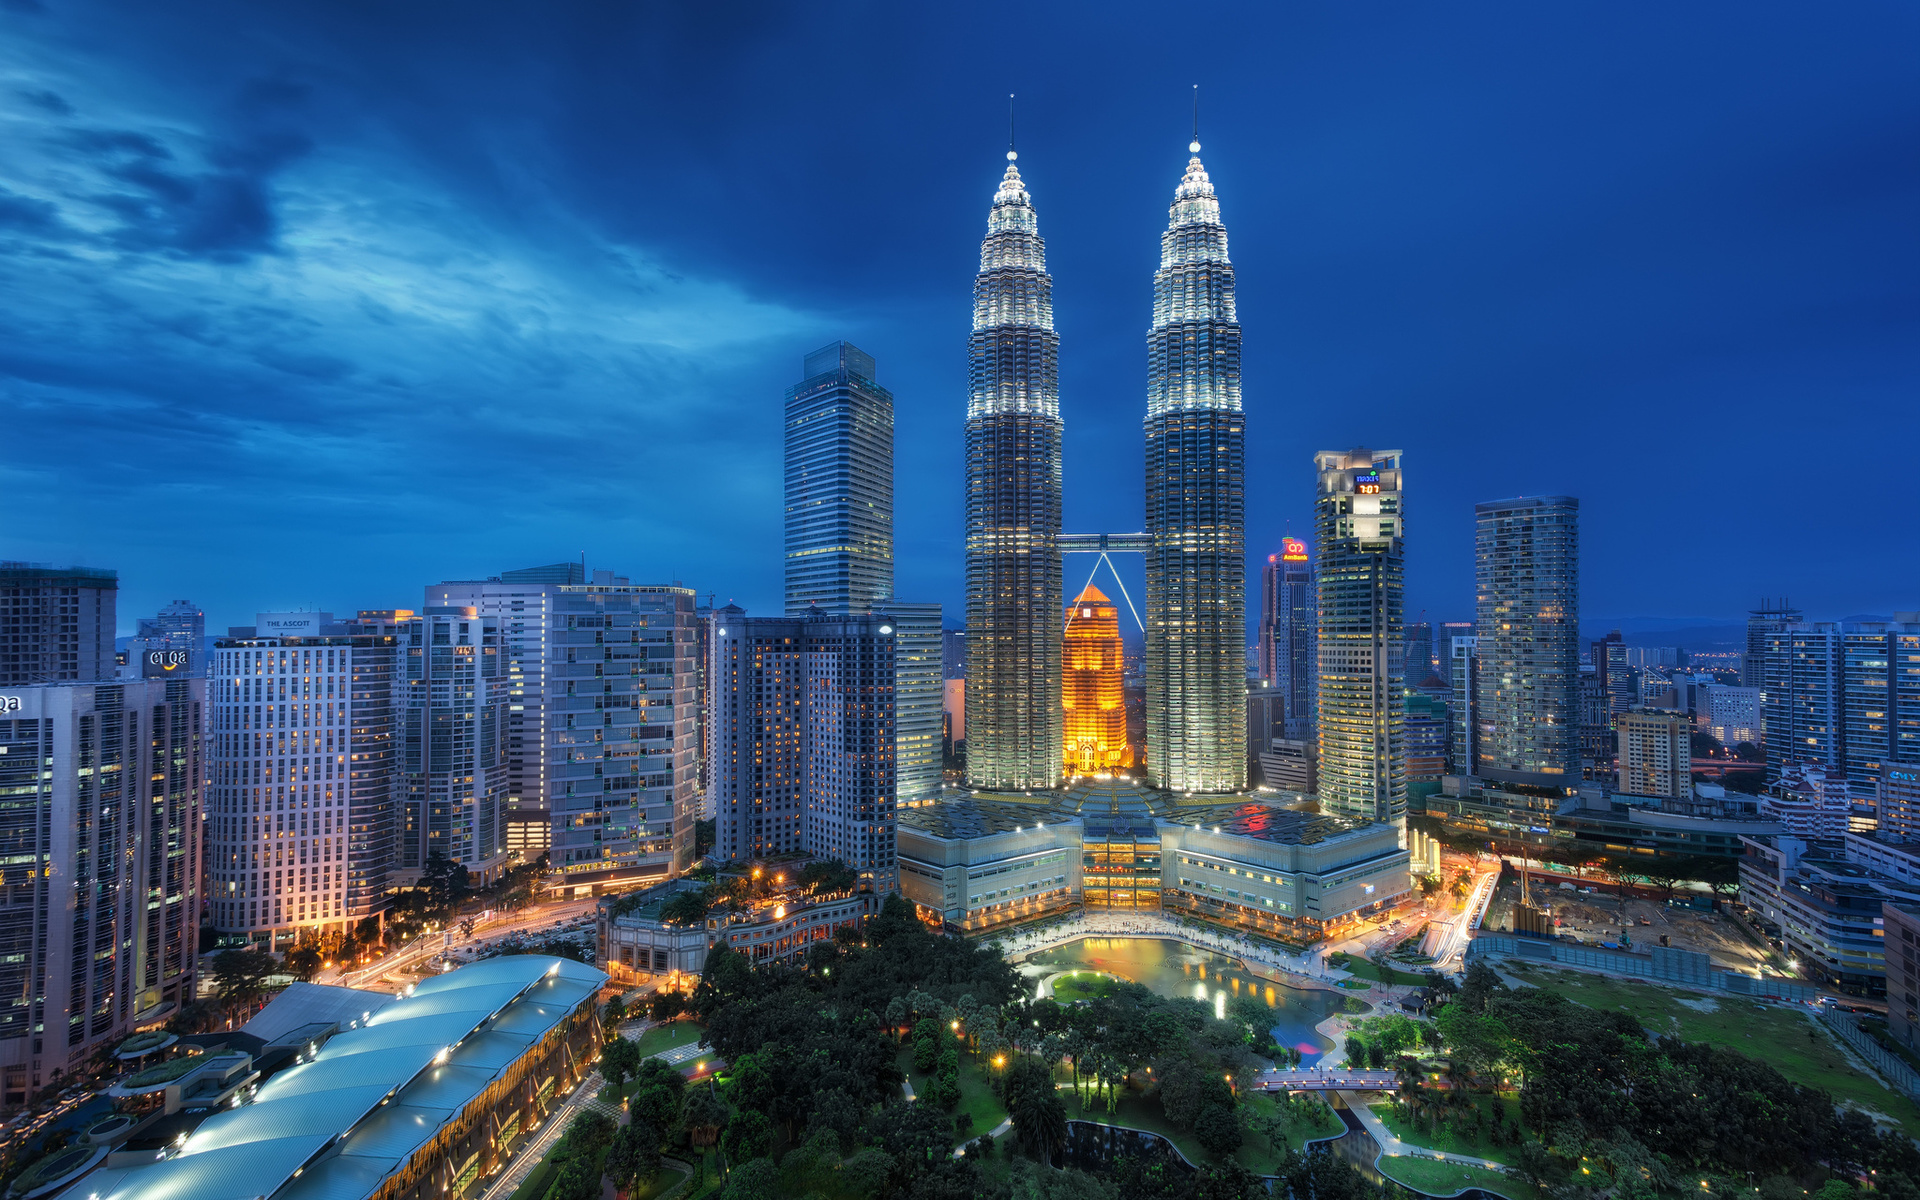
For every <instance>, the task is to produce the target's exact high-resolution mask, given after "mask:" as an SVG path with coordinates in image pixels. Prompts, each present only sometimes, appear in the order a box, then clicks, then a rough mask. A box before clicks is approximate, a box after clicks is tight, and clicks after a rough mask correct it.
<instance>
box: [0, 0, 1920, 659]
mask: <svg viewBox="0 0 1920 1200" xmlns="http://www.w3.org/2000/svg"><path fill="white" fill-rule="evenodd" d="M1194 83H1199V84H1200V85H1202V89H1203V91H1202V112H1201V140H1202V141H1203V142H1204V143H1205V146H1206V149H1205V154H1204V157H1205V158H1206V161H1207V165H1208V168H1209V169H1210V170H1211V172H1212V174H1213V178H1214V180H1215V182H1216V184H1217V186H1218V187H1219V190H1220V194H1221V197H1222V203H1223V207H1224V211H1225V216H1226V221H1227V224H1228V228H1229V230H1230V232H1231V237H1232V243H1231V244H1232V253H1233V258H1234V262H1235V264H1236V266H1237V268H1238V272H1239V280H1240V292H1239V298H1240V316H1241V319H1242V321H1243V323H1244V326H1245V331H1246V349H1245V380H1246V402H1247V425H1248V430H1249V440H1248V444H1249V450H1250V454H1251V464H1252V469H1251V470H1250V472H1249V481H1248V482H1249V518H1250V520H1249V546H1248V549H1249V551H1250V552H1251V555H1252V556H1263V555H1264V554H1265V553H1266V552H1267V551H1269V550H1272V549H1276V548H1277V546H1278V541H1279V538H1280V537H1281V536H1282V535H1283V533H1284V532H1285V531H1286V530H1288V529H1289V528H1291V529H1292V530H1293V531H1295V532H1301V531H1304V530H1305V529H1306V528H1307V526H1308V524H1309V521H1310V508H1309V506H1310V500H1311V490H1312V471H1311V466H1310V456H1311V455H1312V453H1313V452H1314V451H1316V450H1321V449H1338V448H1347V447H1351V446H1353V445H1356V444H1367V445H1371V446H1376V447H1399V448H1402V449H1404V450H1405V451H1406V454H1407V459H1406V463H1407V477H1408V480H1409V484H1408V486H1409V503H1408V512H1409V520H1408V529H1409V561H1408V612H1409V616H1410V618H1411V617H1416V616H1417V615H1418V614H1419V613H1420V612H1421V611H1422V610H1425V611H1426V612H1427V614H1428V615H1429V616H1430V617H1432V618H1433V619H1461V618H1464V617H1466V616H1468V615H1469V614H1470V612H1471V605H1472V506H1473V503H1474V502H1475V501H1477V500H1484V499H1490V498H1495V497H1501V496H1511V495H1516V494H1524V493H1541V492H1554V493H1568V494H1572V495H1575V496H1578V497H1579V498H1580V499H1581V502H1582V505H1583V529H1582V535H1583V539H1584V562H1583V571H1584V611H1585V613H1586V614H1588V615H1589V617H1590V618H1591V617H1594V616H1650V617H1663V616H1664V617H1674V618H1711V619H1725V618H1731V617H1734V616H1736V615H1737V614H1739V613H1740V612H1741V610H1743V609H1744V608H1745V607H1747V606H1748V605H1749V604H1750V603H1751V602H1753V601H1755V600H1757V599H1758V598H1759V597H1760V596H1762V595H1777V594H1780V593H1783V592H1788V593H1791V594H1792V595H1793V597H1794V599H1795V600H1796V601H1798V602H1800V603H1801V604H1802V605H1803V606H1804V607H1805V608H1807V609H1808V610H1809V612H1810V613H1811V614H1812V615H1818V616H1823V617H1839V616H1844V615H1847V614H1851V613H1861V612H1891V611H1893V610H1895V609H1912V608H1920V554H1916V552H1915V550H1916V533H1915V529H1916V521H1915V515H1916V514H1915V502H1914V499H1913V484H1912V477H1913V469H1912V465H1911V460H1912V457H1913V453H1914V448H1915V445H1916V435H1920V415H1916V414H1917V413H1920V403H1917V400H1920V238H1917V237H1916V233H1917V229H1916V226H1917V223H1920V8H1915V7H1914V6H1913V5H1911V4H1901V3H1872V2H1855V3H1846V4H1826V5H1809V4H1771V3H1739V4H1709V3H1688V4H1679V5H1654V4H1627V5H1619V4H1596V3H1570V4H1544V5H1527V4H1491V3H1468V4H1447V5H1435V4H1396V3H1382V4H1315V5H1300V4H1284V5H1274V4H1259V5H1248V6H1237V5H1232V4H1208V5H1197V6H1192V7H1183V6H1180V5H1177V4H1169V3H1162V4H1155V5H1151V6H1148V5H1127V4H1105V5H1093V4H1087V5H1075V6H1058V7H1052V6H1044V5H1038V4H1007V5H1001V4H974V5H923V4H899V3H886V4H882V3H874V4H869V5H840V6H833V5H797V4H764V5H763V4H751V3H744V4H743V3H735V4H686V5H680V6H674V5H662V4H648V5H642V4H635V3H615V2H593V3H588V2H570V0H559V2H555V3H546V4H531V3H482V4H474V3H463V4H451V3H412V2H410V3H404V4H392V3H371V2H368V3H344V2H332V3H313V2H308V3H299V2H292V3H284V4H265V5H263V4H258V3H200V2H195V0H183V2H176V3H168V4H158V5H135V4H124V3H122V4H112V5H109V4H100V3H89V2H86V0H73V2H56V0H39V2H36V0H0V497H4V502H3V503H0V558H18V559H29V560H43V561H44V560H50V561H54V562H58V563H67V562H80V563H85V564H90V565H99V566H110V567H116V568H118V569H119V570H120V572H121V578H122V583H123V592H122V597H121V621H122V626H123V628H128V629H130V628H131V626H132V623H133V619H134V617H135V616H137V615H139V614H142V613H150V612H152V611H153V610H154V609H155V608H156V607H158V606H159V605H160V604H162V603H164V602H166V601H167V600H169V599H172V598H176V597H184V598H190V599H193V600H196V601H199V602H200V603H202V604H203V605H204V606H205V607H206V609H207V611H208V616H209V624H210V625H212V626H213V627H215V628H219V627H222V626H225V625H227V624H230V623H244V622H247V621H250V620H251V614H252V613H253V612H254V611H256V610H258V609H277V608H290V607H299V606H313V607H321V608H330V609H333V610H335V611H346V610H351V609H354V608H359V607H375V606H383V607H384V606H392V605H402V606H408V605H416V604H418V603H419V601H420V592H421V585H423V584H425V583H427V582H429V581H432V580H437V579H442V578H449V577H453V578H460V577H471V576H474V575H485V574H489V573H492V572H494V571H497V570H499V569H501V568H505V567H514V566H523V565H529V564H534V563H541V562H551V561H555V560H558V559H563V558H570V557H577V556H578V555H579V554H580V553H581V552H582V551H584V552H585V553H586V555H587V557H588V559H589V561H590V562H591V563H592V564H593V565H595V566H609V567H614V568H616V569H618V570H620V571H623V572H625V573H628V574H630V575H632V576H633V577H634V578H635V579H636V581H650V582H651V581H661V582H665V581H671V580H676V579H677V580H684V581H686V582H687V583H689V584H691V585H693V586H695V587H697V588H699V589H700V591H701V592H702V593H703V595H704V593H706V592H708V591H711V592H714V593H717V594H718V596H719V597H720V598H721V600H722V601H723V602H724V601H725V600H726V599H728V598H733V599H737V600H738V601H739V602H741V603H743V604H745V605H747V606H748V607H749V608H750V609H756V610H758V611H763V612H764V611H768V610H770V609H772V608H774V607H775V606H777V604H778V601H779V595H780V488H781V475H780V405H781V393H782V391H783V389H784V388H785V387H786V386H787V385H788V384H790V383H791V382H793V380H794V378H795V377H796V375H797V374H798V372H799V365H800V358H801V356H802V355H803V354H804V353H805V352H806V351H808V350H811V349H813V348H815V347H816V346H819V345H821V344H823V343H825V342H827V341H829V340H832V339H834V338H839V337H846V338H848V339H850V340H852V341H854V342H856V343H857V344H859V345H860V346H862V347H863V348H865V349H866V350H867V351H869V352H870V353H872V354H874V355H875V356H876V357H877V358H878V359H879V361H880V376H881V380H882V382H883V383H885V384H886V385H887V386H888V387H889V388H891V389H892V390H893V392H894V394H895V397H896V402H897V418H898V455H897V478H898V509H899V517H898V526H899V544H898V591H899V593H900V594H901V596H902V597H903V598H910V599H935V600H939V601H942V602H945V603H946V604H948V605H949V606H950V609H949V611H950V613H957V611H958V607H959V603H960V600H961V587H962V564H961V555H960V533H961V514H960V497H961V467H962V464H961V453H960V446H961V443H960V436H959V435H960V428H961V422H962V418H963V412H964V405H965V394H966V338H967V331H968V322H969V315H970V294H971V287H972V281H973V273H974V270H975V268H976V263H977V259H976V255H977V249H978V242H979V239H980V236H981V234H982V232H983V230H984V226H985V219H986V213H987V206H988V203H989V200H990V197H991V195H992V192H993V188H994V183H995V180H996V179H997V177H998V176H999V174H1000V171H1001V168H1002V167H1003V166H1004V161H1003V157H1002V155H1003V151H1004V149H1005V145H1004V142H1005V105H1006V95H1007V93H1008V92H1017V93H1019V113H1020V166H1021V168H1022V171H1023V172H1024V174H1025V176H1026V178H1027V181H1028V184H1029V186H1030V187H1031V189H1032V191H1033V195H1034V197H1035V200H1036V203H1037V206H1038V209H1039V213H1040V221H1041V230H1042V232H1043V234H1045V236H1046V237H1047V241H1048V248H1049V260H1050V266H1051V268H1052V271H1053V275H1054V279H1055V290H1054V299H1055V315H1056V321H1057V324H1058V328H1059V330H1060V334H1061V341H1062V350H1061V364H1062V370H1061V392H1062V398H1063V399H1062V407H1063V410H1064V413H1065V417H1066V420H1067V457H1066V484H1067V524H1068V527H1069V528H1070V529H1079V530H1094V529H1109V530H1129V529H1137V528H1139V527H1140V525H1141V514H1140V506H1141V480H1140V473H1141V449H1140V419H1141V416H1142V414H1143V410H1144V375H1145V345H1144V335H1145V332H1146V328H1147V323H1148V320H1149V315H1150V300H1151V286H1152V273H1153V270H1154V267H1155V266H1156V264H1157V260H1158V248H1159V233H1160V230H1161V229H1162V228H1163V227H1164V224H1165V220H1166V208H1167V204H1168V201H1169V199H1170V198H1171V195H1172V192H1173V188H1174V185H1175V184H1176V182H1177V181H1178V179H1179V176H1180V172H1181V169H1182V166H1183V164H1184V161H1185V157H1186V156H1185V144H1186V141H1187V139H1188V128H1187V125H1188V99H1189V96H1190V94H1191V91H1190V89H1191V86H1192V85H1193V84H1194ZM1072 562H1073V560H1070V565H1069V576H1070V578H1069V581H1068V586H1069V587H1070V588H1073V587H1077V586H1078V584H1079V582H1080V577H1081V573H1082V572H1083V571H1084V569H1085V564H1084V563H1082V564H1081V565H1080V566H1078V567H1076V566H1074V565H1072ZM1128 570H1129V571H1130V572H1131V574H1130V575H1129V587H1132V588H1134V589H1135V598H1136V600H1137V599H1138V598H1139V593H1138V567H1137V565H1136V566H1132V567H1129V568H1128Z"/></svg>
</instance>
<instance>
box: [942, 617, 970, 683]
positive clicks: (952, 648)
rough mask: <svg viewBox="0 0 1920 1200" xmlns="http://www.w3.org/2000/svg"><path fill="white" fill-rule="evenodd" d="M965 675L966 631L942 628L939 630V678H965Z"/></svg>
mask: <svg viewBox="0 0 1920 1200" xmlns="http://www.w3.org/2000/svg"><path fill="white" fill-rule="evenodd" d="M966 677H967V631H966V630H964V629H942V630H941V631H940V678H942V679H965V678H966Z"/></svg>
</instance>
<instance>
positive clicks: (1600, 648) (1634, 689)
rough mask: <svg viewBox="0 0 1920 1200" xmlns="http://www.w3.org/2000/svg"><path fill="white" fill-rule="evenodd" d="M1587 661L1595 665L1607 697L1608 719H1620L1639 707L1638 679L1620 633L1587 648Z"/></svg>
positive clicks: (1596, 673) (1609, 635)
mask: <svg viewBox="0 0 1920 1200" xmlns="http://www.w3.org/2000/svg"><path fill="white" fill-rule="evenodd" d="M1587 660H1588V661H1589V662H1591V663H1592V664H1593V670H1594V674H1595V675H1597V676H1598V677H1599V680H1600V687H1601V690H1602V691H1604V692H1605V693H1606V695H1607V715H1608V716H1609V717H1617V716H1619V715H1620V714H1621V713H1623V712H1625V711H1627V710H1628V709H1629V708H1632V707H1633V706H1634V705H1636V704H1638V703H1640V696H1639V684H1638V675H1639V672H1637V671H1635V670H1634V669H1633V666H1632V664H1630V663H1628V662H1627V647H1626V644H1625V643H1624V642H1623V641H1622V640H1621V638H1620V631H1619V630H1618V629H1615V630H1612V631H1610V632H1609V633H1608V634H1607V636H1606V637H1603V638H1601V639H1600V640H1599V641H1597V642H1594V643H1592V644H1591V645H1590V646H1589V647H1588V652H1587Z"/></svg>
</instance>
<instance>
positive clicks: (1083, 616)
mask: <svg viewBox="0 0 1920 1200" xmlns="http://www.w3.org/2000/svg"><path fill="white" fill-rule="evenodd" d="M1061 643H1062V644H1061V668H1062V670H1061V680H1060V707H1061V708H1062V709H1063V710H1064V712H1063V716H1064V718H1065V719H1064V722H1063V723H1064V725H1065V728H1066V738H1065V747H1064V748H1065V752H1066V766H1067V773H1068V774H1069V775H1091V774H1094V773H1096V772H1100V771H1110V770H1112V769H1113V768H1115V767H1130V766H1132V765H1133V754H1132V752H1131V751H1130V750H1129V749H1128V748H1127V705H1126V696H1125V694H1124V692H1123V691H1122V688H1121V673H1122V670H1123V662H1122V656H1121V648H1120V610H1119V609H1117V608H1115V607H1114V606H1113V602H1112V601H1110V600H1108V599H1107V598H1106V596H1104V595H1102V594H1101V592H1100V589H1099V588H1097V587H1094V586H1092V585H1091V584H1089V585H1088V586H1087V590H1086V591H1084V592H1081V593H1080V595H1079V597H1078V598H1076V599H1075V600H1074V602H1073V606H1072V607H1071V608H1069V609H1067V614H1066V632H1065V633H1064V635H1063V636H1062V639H1061Z"/></svg>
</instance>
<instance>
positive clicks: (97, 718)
mask: <svg viewBox="0 0 1920 1200" xmlns="http://www.w3.org/2000/svg"><path fill="white" fill-rule="evenodd" d="M69 578H72V577H69ZM81 578H85V577H81ZM36 586H45V587H48V588H53V589H56V590H55V591H54V593H53V594H52V595H51V596H48V597H46V599H48V600H51V601H52V604H51V605H50V607H51V609H52V610H53V615H55V616H56V617H57V616H61V615H68V614H63V613H61V612H60V610H61V609H66V608H77V607H81V606H80V605H78V604H68V603H66V602H67V601H77V600H78V599H79V598H78V597H77V596H74V595H72V594H70V593H66V592H64V591H62V590H60V589H65V588H68V587H71V588H73V589H75V590H83V589H81V586H80V585H79V584H78V583H75V584H71V585H69V584H57V583H47V584H44V585H36ZM92 590H95V591H98V590H101V589H100V588H98V587H95V588H94V589H92ZM108 591H109V595H111V591H110V589H108ZM27 599H28V600H29V602H30V604H33V603H37V602H38V600H39V598H38V597H35V596H29V597H27ZM87 607H89V608H90V607H91V600H89V603H88V605H87ZM109 607H110V604H109ZM112 644H113V643H112V640H111V626H109V639H108V642H107V647H108V649H109V650H111V648H112ZM60 649H61V647H59V646H56V649H55V652H54V653H52V654H51V655H48V654H41V655H40V656H39V661H40V662H41V663H42V664H43V667H44V664H45V663H46V661H47V659H48V658H49V657H51V659H52V660H53V666H54V668H55V669H56V670H58V669H59V668H60V666H61V660H62V658H63V657H64V655H62V654H61V653H59V650H60ZM80 660H81V655H80V653H79V652H78V648H77V647H75V648H74V656H73V659H72V660H70V661H69V663H68V665H69V666H71V663H72V662H73V661H80ZM107 662H108V664H109V665H111V663H112V656H111V654H109V655H108V656H107ZM73 669H76V670H77V669H80V668H77V667H75V668H73ZM206 695H207V693H206V682H205V681H204V680H201V679H186V678H173V679H166V680H151V681H138V680H137V681H132V682H125V683H39V684H25V685H20V684H7V685H5V688H4V691H0V796H4V797H5V798H6V803H5V804H4V805H0V836H3V837H4V839H5V844H6V861H5V865H4V870H0V897H4V901H5V903H4V904H0V1101H4V1103H6V1104H8V1105H13V1106H18V1105H22V1104H25V1103H27V1102H28V1101H29V1100H30V1099H31V1098H32V1096H33V1094H34V1093H36V1092H38V1091H39V1090H40V1089H42V1088H44V1087H46V1086H48V1085H49V1084H51V1083H53V1082H54V1076H55V1075H56V1074H64V1075H71V1074H73V1073H75V1072H77V1071H79V1070H80V1069H81V1068H82V1067H83V1066H84V1065H85V1064H86V1062H87V1060H88V1059H90V1058H92V1057H93V1056H94V1055H95V1053H97V1052H105V1051H107V1050H108V1049H110V1048H111V1047H112V1045H113V1044H114V1043H115V1042H116V1041H118V1040H119V1039H121V1038H124V1037H126V1036H127V1035H128V1034H130V1033H132V1032H133V1029H134V1027H135V1026H136V1025H137V1024H141V1023H144V1022H146V1021H148V1020H152V1019H154V1018H156V1017H158V1016H160V1015H161V1014H162V1012H163V1011H164V1010H163V1009H162V1006H163V1005H174V1006H178V1007H180V1008H184V1007H186V1005H188V1004H190V1003H192V1001H193V999H194V966H195V961H196V955H197V953H198V935H199V912H200V902H201V894H200V883H201V878H202V875H201V863H200V789H201V779H202V771H203V769H204V768H203V765H202V763H201V760H200V755H201V723H202V720H203V719H204V716H205V711H204V709H205V704H206Z"/></svg>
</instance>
